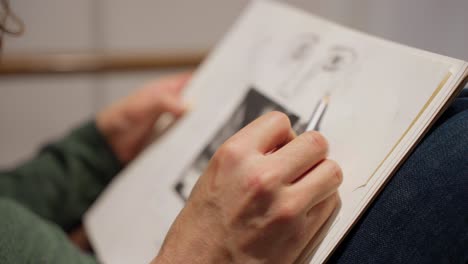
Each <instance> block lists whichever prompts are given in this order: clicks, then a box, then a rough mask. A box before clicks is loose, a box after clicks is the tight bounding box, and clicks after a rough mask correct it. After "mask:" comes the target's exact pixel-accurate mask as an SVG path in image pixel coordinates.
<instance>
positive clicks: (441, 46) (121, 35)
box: [0, 0, 468, 168]
mask: <svg viewBox="0 0 468 264" xmlns="http://www.w3.org/2000/svg"><path fill="white" fill-rule="evenodd" d="M248 2H249V1H248V0H196V1H189V0H185V1H183V0H133V1H128V0H80V1H76V0H38V1H30V0H12V1H11V5H12V9H13V10H14V11H15V12H16V13H17V14H18V15H19V16H20V17H21V18H22V19H23V20H24V22H25V25H26V32H25V34H24V35H23V36H21V37H19V38H11V37H8V36H6V38H5V39H4V51H3V52H4V54H5V55H14V54H28V53H44V52H46V53H49V52H75V51H80V52H81V51H86V52H98V53H99V52H103V51H104V52H109V51H110V52H114V53H131V52H135V51H138V52H141V51H148V52H157V53H165V52H172V53H174V52H176V53H177V52H181V53H187V52H188V53H190V52H205V51H208V50H209V49H210V48H211V47H213V45H214V44H215V43H216V42H217V40H218V39H219V38H220V37H221V36H222V35H223V34H224V33H225V31H226V30H227V29H228V28H229V27H230V25H231V24H232V22H233V21H234V20H235V19H236V17H237V16H238V15H239V13H240V12H241V10H242V9H243V8H244V7H245V5H246V4H247V3H248ZM285 2H289V3H291V4H293V5H296V6H298V7H301V8H303V9H305V10H307V11H309V12H312V13H314V14H317V15H320V16H323V17H325V18H328V19H330V20H334V21H337V22H339V23H342V24H344V25H348V26H351V27H354V28H357V29H360V30H362V31H365V32H369V33H372V34H375V35H378V36H381V37H384V38H387V39H390V40H394V41H397V42H401V43H404V44H408V45H411V46H415V47H418V48H422V49H426V50H430V51H433V52H437V53H441V54H445V55H449V56H454V57H457V58H460V59H465V60H468V30H467V28H466V26H467V25H468V1H466V0H446V1H440V0H289V1H285ZM169 71H174V69H171V70H158V71H155V70H145V71H140V72H135V71H131V72H118V73H117V72H105V73H98V74H93V73H80V74H65V75H64V74H33V75H8V76H0V168H1V167H7V166H11V165H14V164H15V163H17V162H19V161H21V160H23V159H25V158H27V157H28V156H29V155H31V154H32V153H33V152H34V151H35V150H37V148H38V147H39V146H40V145H41V144H43V143H44V142H46V141H48V140H51V139H53V138H56V137H58V136H60V135H62V134H63V133H65V132H66V131H67V130H69V129H70V128H72V127H73V126H76V125H77V124H79V123H80V122H82V121H84V120H87V119H90V118H92V116H93V113H95V112H96V111H98V110H99V109H101V108H102V107H103V106H105V105H107V104H109V103H110V102H112V101H114V100H116V99H118V98H120V97H122V96H124V95H126V94H128V93H129V92H130V91H131V90H132V89H134V88H137V87H139V86H140V85H142V84H143V83H145V82H147V81H148V80H151V79H154V78H156V77H157V76H159V75H161V74H164V73H166V72H169Z"/></svg>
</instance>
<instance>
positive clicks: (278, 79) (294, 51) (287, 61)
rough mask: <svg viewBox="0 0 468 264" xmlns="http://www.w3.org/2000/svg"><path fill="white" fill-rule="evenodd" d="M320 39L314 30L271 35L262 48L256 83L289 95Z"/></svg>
mask: <svg viewBox="0 0 468 264" xmlns="http://www.w3.org/2000/svg"><path fill="white" fill-rule="evenodd" d="M318 43H319V37H318V36H317V35H316V34H314V33H310V32H307V33H302V34H295V35H290V36H282V37H276V38H275V39H271V40H270V41H269V43H268V45H265V46H264V47H262V49H261V50H258V52H259V54H260V55H257V56H256V57H255V58H256V61H255V65H254V69H253V75H252V83H253V84H255V85H258V86H259V87H264V88H266V89H268V90H274V91H277V92H278V93H279V94H280V95H281V96H283V97H285V98H287V97H289V96H290V95H291V92H292V91H291V89H290V86H291V84H292V83H293V82H292V81H293V80H295V79H297V78H298V74H299V73H300V72H301V71H302V69H303V68H304V67H305V66H306V63H307V61H308V60H309V58H310V57H311V56H312V55H313V53H314V50H315V48H316V46H317V45H318Z"/></svg>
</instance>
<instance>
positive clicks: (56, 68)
mask: <svg viewBox="0 0 468 264" xmlns="http://www.w3.org/2000/svg"><path fill="white" fill-rule="evenodd" d="M205 56H206V53H205V52H192V53H121V54H118V53H112V54H95V53H58V54H54V53H52V54H16V55H15V54H4V55H3V57H2V58H1V59H0V75H12V74H14V75H17V74H55V73H97V72H111V71H141V70H151V69H168V68H187V67H196V66H197V65H198V64H200V63H201V62H202V60H203V59H204V58H205Z"/></svg>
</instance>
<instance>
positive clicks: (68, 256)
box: [0, 198, 97, 264]
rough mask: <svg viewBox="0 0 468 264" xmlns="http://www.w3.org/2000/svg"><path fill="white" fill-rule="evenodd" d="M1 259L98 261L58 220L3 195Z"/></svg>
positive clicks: (82, 263) (83, 263) (87, 263)
mask: <svg viewBox="0 0 468 264" xmlns="http://www.w3.org/2000/svg"><path fill="white" fill-rule="evenodd" d="M0 215H1V217H0V262H1V263H47V264H54V263H57V264H59V263H67V264H96V263H97V261H96V259H95V258H94V257H93V256H91V255H88V254H85V253H83V252H82V251H81V250H80V249H78V248H77V247H76V246H75V245H73V244H72V243H71V242H70V241H69V240H68V238H67V235H66V234H65V233H64V232H63V230H62V229H61V228H60V227H59V226H57V225H56V224H55V223H52V222H50V221H47V220H44V219H42V218H41V217H39V216H38V215H37V214H35V213H33V212H32V211H30V210H29V209H28V208H25V207H24V206H22V205H21V204H18V202H16V201H13V200H11V199H8V198H0Z"/></svg>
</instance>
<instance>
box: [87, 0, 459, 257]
mask: <svg viewBox="0 0 468 264" xmlns="http://www.w3.org/2000/svg"><path fill="white" fill-rule="evenodd" d="M390 46H392V47H393V48H389V47H390ZM439 58H440V60H439ZM464 66H465V65H464V64H463V63H462V62H459V61H456V60H451V59H448V58H445V57H441V56H435V55H430V54H428V53H424V52H421V53H418V52H417V51H415V50H414V49H407V48H403V47H401V46H400V45H393V44H388V43H386V42H384V41H381V40H378V39H375V38H373V37H367V36H364V35H362V34H360V33H357V32H355V31H344V30H343V29H342V27H340V26H337V25H335V24H332V23H327V22H325V21H323V20H321V19H318V18H315V17H313V16H310V15H306V14H305V13H302V12H298V11H297V10H295V9H290V8H287V7H284V6H283V5H280V4H276V3H272V2H269V1H257V2H255V3H253V4H252V5H251V6H250V8H249V9H248V11H247V12H246V13H244V15H243V16H242V17H241V19H240V20H239V22H238V23H237V24H236V25H235V26H234V28H233V30H232V31H231V32H230V33H229V34H228V35H227V37H226V38H225V39H224V40H223V41H222V42H221V43H220V45H219V46H218V48H217V49H216V50H215V51H214V53H213V54H211V55H210V57H209V58H208V59H207V61H206V62H205V63H204V64H203V65H202V67H201V69H200V70H199V72H198V73H197V74H196V76H195V78H194V80H192V81H191V83H190V84H189V87H188V90H187V94H186V97H187V98H190V99H191V100H192V101H194V104H195V105H194V108H193V110H192V111H191V112H190V113H188V115H187V116H186V117H184V119H183V120H181V121H180V122H179V123H178V124H177V125H176V126H175V127H174V128H173V129H172V130H171V131H170V132H169V133H168V134H167V135H165V136H164V137H163V138H162V139H160V140H159V141H158V142H156V143H155V144H153V145H151V146H150V147H149V148H148V149H147V150H146V151H145V152H144V153H143V154H142V155H141V156H140V157H139V158H138V159H137V160H136V161H134V162H133V163H132V164H130V165H129V166H128V167H127V168H126V169H125V170H124V171H123V172H122V173H121V174H120V175H119V176H118V178H117V179H116V180H115V181H114V182H113V183H112V184H111V185H110V187H109V188H108V189H107V190H106V191H105V193H104V194H103V195H102V197H101V198H100V199H99V200H98V201H97V203H96V204H95V205H94V206H93V208H92V209H91V210H90V211H89V212H88V213H87V215H86V217H85V225H86V228H87V230H88V234H89V235H90V238H91V241H92V243H93V245H94V247H95V249H96V251H97V254H98V257H99V258H100V260H102V261H103V262H104V263H144V262H149V261H150V260H151V259H152V258H153V257H154V256H155V255H156V253H157V251H158V249H159V247H160V246H161V244H162V242H163V239H164V236H165V234H166V232H167V230H168V229H169V227H170V225H171V223H172V221H173V220H174V218H175V217H176V215H177V213H178V212H179V210H180V209H181V208H182V207H183V204H184V203H183V200H182V199H181V197H180V196H181V195H182V196H183V195H184V192H185V193H187V192H189V191H190V185H191V184H193V182H194V181H195V180H196V178H197V175H198V174H199V173H200V171H202V169H203V166H204V164H205V163H206V161H207V160H208V159H209V157H210V153H212V152H213V151H214V149H215V148H216V146H217V145H219V144H220V142H222V140H223V139H224V138H226V137H228V136H229V135H230V134H232V133H234V132H235V130H237V129H239V128H240V126H241V125H242V124H243V123H245V122H246V121H247V120H249V118H251V117H248V115H247V113H255V114H261V113H263V112H265V111H269V110H272V109H279V110H281V111H285V112H286V113H288V114H289V115H290V117H291V118H292V119H293V120H294V122H293V124H294V125H295V128H297V129H298V130H301V129H302V128H303V127H304V123H305V122H306V121H307V120H309V118H310V116H311V114H312V111H313V110H314V107H315V105H316V104H317V103H318V101H319V100H320V99H321V98H322V97H323V96H324V95H325V94H327V95H329V96H330V105H329V108H328V109H327V112H326V114H325V116H324V118H323V122H322V124H321V127H320V129H321V131H322V133H323V134H324V135H325V136H326V137H327V138H328V140H329V142H330V148H331V151H330V156H331V158H333V159H335V160H337V161H338V162H339V163H340V165H341V166H342V168H343V171H344V182H343V185H342V187H341V188H340V194H341V197H342V200H343V204H342V208H341V210H340V211H339V213H338V214H337V217H336V218H335V219H334V222H332V223H330V224H331V225H332V227H331V228H330V229H328V230H326V232H327V233H328V235H327V236H326V237H325V240H324V241H323V242H322V243H321V244H320V245H319V247H318V249H317V251H316V252H315V254H314V255H313V259H312V262H313V263H320V262H322V261H323V260H325V258H326V257H327V255H328V254H329V252H330V251H331V250H332V249H333V248H334V246H335V245H336V243H338V241H339V240H340V239H341V237H342V236H343V234H344V232H345V231H346V230H347V229H348V227H349V226H350V225H351V224H352V222H354V220H355V219H356V217H357V215H358V214H359V213H360V212H361V210H362V208H363V205H365V204H366V201H368V200H369V197H371V196H372V195H370V194H373V193H375V192H374V191H376V190H377V189H378V187H379V186H380V184H381V182H380V184H376V181H377V180H379V179H385V178H386V177H387V176H388V175H389V174H390V172H391V170H389V168H391V167H392V166H394V165H395V164H396V163H397V162H398V160H399V159H398V158H399V157H400V159H401V157H402V156H403V155H404V153H405V151H404V149H405V147H406V151H407V149H408V148H407V145H411V142H414V140H415V139H416V138H417V137H416V135H417V132H418V131H419V132H421V131H420V130H421V129H419V130H418V129H416V128H420V127H422V126H423V125H424V122H426V123H427V122H428V120H429V119H430V116H428V117H427V118H426V119H424V120H423V119H422V118H421V116H419V117H420V118H421V121H420V123H418V127H416V126H414V125H413V130H411V133H407V134H406V135H407V138H410V140H406V143H407V144H406V145H402V146H401V149H395V148H394V147H395V144H397V142H399V140H400V138H401V136H402V135H403V134H405V132H407V130H408V128H409V127H410V125H411V124H412V123H413V121H414V120H415V119H416V117H418V114H419V113H420V111H421V109H422V108H423V107H424V105H425V104H426V102H427V101H428V100H429V99H430V98H431V96H432V95H433V94H434V91H436V89H437V88H438V86H439V84H440V83H441V81H442V80H443V79H444V78H445V77H446V76H447V73H449V71H452V72H454V74H453V75H452V76H451V77H450V78H449V79H448V80H447V83H446V86H444V88H446V89H442V90H443V91H444V92H445V95H447V91H448V90H449V89H448V85H450V84H452V85H453V84H454V82H455V81H456V80H457V77H458V78H459V77H460V76H459V74H460V73H459V72H460V71H461V69H462V68H463V67H464ZM437 98H439V97H437ZM443 98H444V97H443V93H442V92H441V93H440V99H439V101H438V104H436V103H437V102H436V100H434V104H435V105H436V106H437V105H438V106H440V104H441V102H443ZM445 99H446V98H445ZM434 107H435V106H434ZM434 109H436V108H434ZM433 112H434V111H433ZM413 134H414V137H411V136H412V135H413ZM411 140H412V141H411ZM391 150H393V152H395V153H397V152H398V153H397V154H398V155H397V154H395V155H394V156H392V157H391V159H388V155H389V152H390V151H391ZM396 150H398V151H396ZM393 152H392V153H393ZM386 158H387V160H386ZM384 160H385V163H383V164H382V161H384ZM180 182H183V183H184V186H183V187H181V188H182V190H183V191H181V193H182V194H181V193H177V192H176V190H175V189H176V186H177V184H178V183H180ZM365 183H368V184H367V185H365V186H364V187H362V186H363V185H364V184H365ZM184 188H185V189H184Z"/></svg>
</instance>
